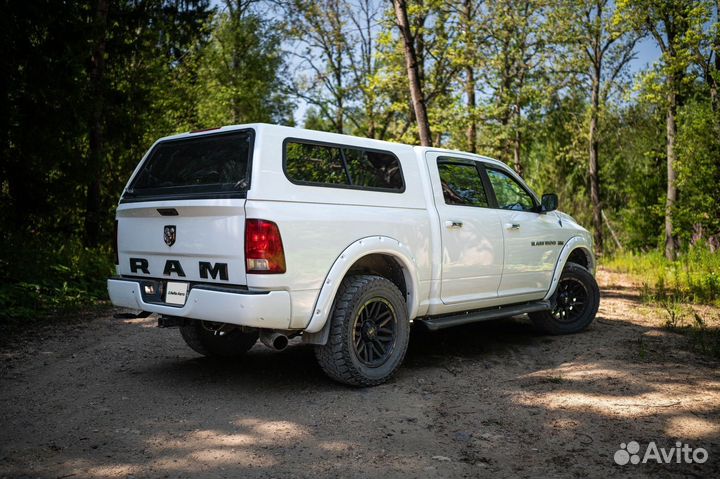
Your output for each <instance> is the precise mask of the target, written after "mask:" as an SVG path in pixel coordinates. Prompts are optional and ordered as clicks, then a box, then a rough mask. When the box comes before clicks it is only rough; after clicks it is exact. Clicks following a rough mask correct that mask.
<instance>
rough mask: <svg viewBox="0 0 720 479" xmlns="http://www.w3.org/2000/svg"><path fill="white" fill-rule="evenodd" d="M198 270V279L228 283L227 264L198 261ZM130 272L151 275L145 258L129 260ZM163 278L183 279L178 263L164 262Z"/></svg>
mask: <svg viewBox="0 0 720 479" xmlns="http://www.w3.org/2000/svg"><path fill="white" fill-rule="evenodd" d="M198 268H199V270H200V277H201V278H202V279H209V278H212V279H218V277H219V279H220V280H221V281H228V278H229V276H228V265H227V263H215V264H213V263H211V262H209V261H199V262H198ZM130 271H131V272H133V273H142V274H151V273H150V263H149V262H148V260H146V259H145V258H130ZM162 274H163V275H164V276H172V275H173V274H176V275H177V276H178V277H180V278H184V277H185V276H186V275H185V270H184V269H183V267H182V265H181V264H180V261H178V260H174V259H169V260H167V261H165V268H163V273H162Z"/></svg>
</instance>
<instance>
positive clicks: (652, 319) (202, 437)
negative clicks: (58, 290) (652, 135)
mask: <svg viewBox="0 0 720 479" xmlns="http://www.w3.org/2000/svg"><path fill="white" fill-rule="evenodd" d="M599 279H600V282H601V286H602V287H603V300H602V302H601V305H600V312H599V314H598V319H597V320H596V322H595V323H594V324H593V325H592V326H591V328H590V329H589V330H588V331H586V332H584V333H582V334H579V335H574V336H564V337H548V336H542V335H539V334H537V333H536V332H534V330H533V329H532V327H531V325H530V323H529V322H528V321H527V320H523V319H521V318H520V319H513V320H508V321H500V322H492V323H483V324H478V325H473V326H470V327H462V328H459V329H454V330H447V331H445V332H442V333H439V334H438V333H436V334H428V333H423V332H421V331H414V333H413V337H412V338H411V341H410V344H411V349H410V352H409V353H408V357H407V359H406V361H405V365H404V367H403V368H402V369H401V371H400V372H399V374H398V375H397V376H396V377H395V378H394V379H393V380H392V381H390V382H389V383H388V384H385V385H382V386H379V387H376V388H372V389H349V388H346V387H343V386H340V385H337V384H334V383H332V382H330V381H329V380H328V379H326V378H325V376H323V374H322V372H321V371H320V370H319V368H318V366H317V365H316V363H315V359H314V355H313V351H312V349H311V348H310V347H307V346H304V345H301V344H293V345H292V346H291V347H290V348H288V349H287V350H286V351H284V352H282V353H274V352H271V351H269V350H267V349H265V348H264V347H263V346H261V345H257V346H255V348H254V349H253V350H251V351H250V353H249V354H248V356H247V357H245V358H244V359H243V360H241V361H237V362H217V361H212V360H207V359H204V358H200V357H198V356H197V355H196V354H195V353H193V352H192V351H191V350H190V349H189V348H187V347H186V346H185V344H184V343H183V341H182V340H181V338H180V336H179V333H178V331H177V330H167V329H157V328H155V327H154V324H155V323H154V321H153V320H149V319H148V320H134V321H118V320H113V319H112V318H111V317H109V316H108V317H101V318H97V319H96V320H93V321H91V322H87V323H83V324H82V325H75V326H64V327H61V328H58V330H57V331H55V332H54V333H53V334H52V336H51V337H49V338H45V339H37V340H32V341H29V342H26V343H23V344H22V346H21V347H15V349H14V350H6V351H4V353H3V356H2V358H0V359H1V362H0V477H12V478H24V477H28V478H30V477H33V478H34V477H42V478H67V477H77V478H84V477H98V478H126V477H152V478H155V477H170V478H175V477H202V478H220V477H223V478H251V477H268V478H269V477H273V478H277V477H312V478H316V477H357V478H364V477H368V478H375V477H386V478H391V477H485V476H490V475H495V476H499V477H583V478H584V477H611V476H627V477H720V371H719V370H718V363H717V362H713V361H711V360H708V359H704V358H702V357H698V356H696V355H695V354H693V353H690V352H688V350H687V348H686V345H685V338H683V337H682V336H679V335H676V334H673V333H669V332H666V331H665V330H663V329H661V328H659V327H658V326H659V325H660V324H661V322H662V318H660V317H659V316H658V315H659V314H660V313H659V312H658V311H655V310H652V309H650V308H647V307H644V306H642V305H641V304H640V303H639V302H638V299H637V297H636V295H635V294H634V291H635V290H636V289H635V288H633V287H632V286H630V285H628V284H626V283H625V282H624V281H622V279H621V278H620V277H618V276H615V275H610V274H608V273H603V272H601V273H600V275H599ZM713 314H715V313H713ZM630 441H637V442H638V443H639V444H640V446H641V450H640V453H639V454H640V456H642V455H643V452H644V451H645V448H646V447H647V446H648V444H649V443H650V442H651V441H653V442H655V443H656V445H657V447H658V449H659V448H665V449H666V451H667V450H668V449H669V448H671V447H674V446H675V445H676V441H680V442H681V443H683V444H688V445H689V446H690V447H692V448H700V447H702V448H704V449H705V450H706V451H707V454H708V458H707V461H706V462H704V463H703V464H684V463H680V464H678V463H677V462H672V463H671V464H658V463H657V461H650V462H648V463H645V464H643V463H640V464H637V465H633V464H627V465H624V466H620V465H617V464H615V461H614V457H615V453H616V451H617V450H618V449H619V447H620V444H621V443H626V444H627V443H629V442H630ZM631 452H632V451H631ZM621 455H622V454H621ZM699 457H701V456H699ZM672 460H673V461H675V456H673V457H672Z"/></svg>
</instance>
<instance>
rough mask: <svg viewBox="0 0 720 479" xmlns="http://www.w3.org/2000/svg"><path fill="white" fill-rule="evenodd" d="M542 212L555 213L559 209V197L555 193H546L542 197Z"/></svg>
mask: <svg viewBox="0 0 720 479" xmlns="http://www.w3.org/2000/svg"><path fill="white" fill-rule="evenodd" d="M540 203H541V204H542V211H543V212H548V211H555V210H556V209H557V207H558V197H557V195H556V194H555V193H546V194H544V195H542V200H541V202H540Z"/></svg>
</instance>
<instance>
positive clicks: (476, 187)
mask: <svg viewBox="0 0 720 479" xmlns="http://www.w3.org/2000/svg"><path fill="white" fill-rule="evenodd" d="M438 172H439V173H440V184H441V185H442V192H443V198H445V204H448V205H460V206H479V207H484V208H487V207H488V206H490V205H489V203H488V197H487V194H486V192H485V187H484V186H483V182H482V177H481V176H480V173H479V172H478V169H477V167H476V166H475V164H474V163H458V162H453V161H451V160H447V159H439V160H438Z"/></svg>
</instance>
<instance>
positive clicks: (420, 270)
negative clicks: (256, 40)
mask: <svg viewBox="0 0 720 479" xmlns="http://www.w3.org/2000/svg"><path fill="white" fill-rule="evenodd" d="M556 208H557V196H556V195H554V194H549V195H544V196H543V197H542V199H539V198H538V197H537V195H536V194H535V193H533V191H532V190H531V189H530V188H528V186H527V185H525V183H524V182H523V181H522V180H521V179H520V178H519V177H518V176H517V175H516V174H515V173H514V172H513V171H512V170H510V169H509V168H508V167H507V166H505V164H503V163H501V162H499V161H496V160H492V159H490V158H486V157H482V156H478V155H473V154H468V153H462V152H459V151H449V150H443V149H439V148H427V147H417V146H409V145H403V144H397V143H389V142H384V141H378V140H370V139H364V138H357V137H353V136H347V135H339V134H333V133H323V132H318V131H311V130H303V129H297V128H288V127H282V126H276V125H267V124H247V125H237V126H229V127H223V128H219V129H215V130H206V131H201V132H192V133H188V134H181V135H176V136H171V137H167V138H162V139H160V140H158V141H157V142H156V143H155V144H154V145H153V146H152V148H150V150H149V152H148V153H147V154H146V155H145V157H144V158H143V160H142V161H141V162H140V164H139V165H138V167H137V168H136V169H135V172H134V173H133V175H132V177H131V178H130V181H129V182H128V184H127V186H126V188H125V190H124V192H123V194H122V197H121V199H120V204H119V206H118V208H117V218H116V231H117V233H116V252H117V254H116V263H117V275H116V276H115V277H113V278H111V279H109V280H108V291H109V293H110V298H111V300H112V302H113V304H114V305H116V306H121V307H125V308H131V309H134V310H140V313H138V316H140V315H142V316H148V315H149V314H151V313H156V314H158V315H159V319H158V323H159V325H160V326H178V327H179V328H180V332H181V334H182V337H183V338H184V339H185V341H186V342H187V344H188V345H189V346H190V347H191V348H193V349H194V350H195V351H197V352H198V353H200V354H204V355H215V356H234V355H238V354H243V353H245V352H246V351H247V350H249V349H250V348H251V347H252V346H253V345H254V344H255V342H256V341H257V339H258V338H260V339H261V341H262V342H263V343H264V344H266V345H268V346H270V347H272V348H275V349H283V348H284V347H285V346H287V343H288V339H289V338H292V337H295V336H298V335H301V336H302V340H303V341H304V342H306V343H310V344H314V345H316V346H315V348H316V355H317V359H318V361H319V363H320V366H321V367H322V369H323V370H324V371H325V372H326V373H327V374H328V375H329V376H330V377H331V378H333V379H335V380H337V381H340V382H343V383H346V384H350V385H358V386H369V385H374V384H379V383H381V382H383V381H385V380H387V379H388V378H389V377H390V376H391V375H392V374H393V373H394V372H395V371H396V370H397V369H398V367H399V366H400V364H401V363H402V361H403V358H404V356H405V352H406V350H407V347H408V340H409V337H410V325H411V323H413V322H414V323H416V324H418V323H421V324H422V325H424V326H425V327H427V328H429V329H430V330H437V329H441V328H446V327H450V326H456V325H460V324H465V323H469V322H474V321H482V320H486V319H495V318H499V317H510V316H514V315H519V314H528V315H529V316H530V318H531V319H532V320H533V321H534V322H535V323H536V324H537V325H538V326H539V327H540V328H542V329H543V330H544V331H546V332H548V333H551V334H564V333H574V332H577V331H580V330H582V329H584V328H585V327H587V326H588V325H589V324H590V323H591V322H592V321H593V319H594V317H595V314H596V313H597V309H598V305H599V298H600V295H599V291H598V286H597V283H596V282H595V278H594V271H595V259H594V256H593V248H592V239H591V236H590V235H589V233H588V232H587V231H586V230H585V229H584V228H582V227H581V226H579V225H578V224H577V223H576V222H575V220H573V219H572V218H571V217H570V216H568V215H566V214H563V213H560V212H558V211H556Z"/></svg>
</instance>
